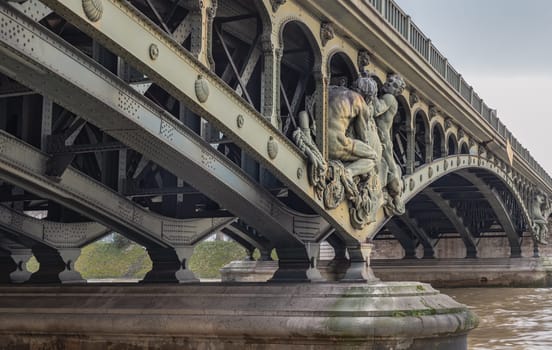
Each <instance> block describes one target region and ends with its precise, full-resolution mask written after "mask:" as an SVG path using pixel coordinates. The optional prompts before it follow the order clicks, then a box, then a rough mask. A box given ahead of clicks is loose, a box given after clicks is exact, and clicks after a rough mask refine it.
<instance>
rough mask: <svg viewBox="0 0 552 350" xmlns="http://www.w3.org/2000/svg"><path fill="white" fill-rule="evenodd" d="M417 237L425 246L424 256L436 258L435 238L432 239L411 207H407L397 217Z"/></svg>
mask: <svg viewBox="0 0 552 350" xmlns="http://www.w3.org/2000/svg"><path fill="white" fill-rule="evenodd" d="M397 218H398V219H399V220H401V221H402V222H403V223H404V224H405V225H406V227H407V228H408V229H409V230H410V232H412V233H413V234H414V235H416V237H418V239H419V241H420V243H421V244H422V246H423V247H424V258H426V259H427V258H435V244H436V242H435V240H434V239H432V238H431V237H430V236H429V235H428V234H427V233H426V232H425V230H424V228H423V227H422V226H421V225H420V224H419V223H418V220H417V219H416V218H415V217H414V216H413V215H412V212H411V211H410V210H409V208H406V213H404V214H403V215H400V216H398V217H397Z"/></svg>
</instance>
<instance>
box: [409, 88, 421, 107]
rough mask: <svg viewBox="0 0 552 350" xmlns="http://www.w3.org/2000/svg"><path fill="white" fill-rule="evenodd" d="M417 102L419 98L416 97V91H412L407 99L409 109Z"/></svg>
mask: <svg viewBox="0 0 552 350" xmlns="http://www.w3.org/2000/svg"><path fill="white" fill-rule="evenodd" d="M418 102H420V97H418V94H417V93H416V90H412V91H411V92H410V97H409V98H408V103H410V107H412V106H414V105H415V104H416V103H418Z"/></svg>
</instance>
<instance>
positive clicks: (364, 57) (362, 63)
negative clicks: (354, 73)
mask: <svg viewBox="0 0 552 350" xmlns="http://www.w3.org/2000/svg"><path fill="white" fill-rule="evenodd" d="M357 63H358V68H359V70H360V71H363V70H364V67H366V66H368V65H370V53H368V51H367V50H359V51H358V62H357Z"/></svg>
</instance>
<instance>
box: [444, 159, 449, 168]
mask: <svg viewBox="0 0 552 350" xmlns="http://www.w3.org/2000/svg"><path fill="white" fill-rule="evenodd" d="M447 169H448V161H447V160H445V162H444V163H443V170H447Z"/></svg>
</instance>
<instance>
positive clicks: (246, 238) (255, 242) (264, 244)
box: [222, 223, 271, 252]
mask: <svg viewBox="0 0 552 350" xmlns="http://www.w3.org/2000/svg"><path fill="white" fill-rule="evenodd" d="M222 232H224V233H225V234H227V235H229V236H230V237H231V238H238V240H240V241H243V242H245V243H246V244H247V245H249V246H250V247H252V248H253V249H255V248H257V249H259V251H260V252H262V251H264V250H268V251H270V250H271V247H270V242H268V241H261V239H259V238H256V237H252V235H249V234H247V233H245V232H244V230H243V229H242V227H241V225H239V224H237V223H232V224H230V225H228V226H226V227H225V228H224V229H223V230H222ZM238 243H242V242H239V241H238ZM242 244H243V243H242Z"/></svg>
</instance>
